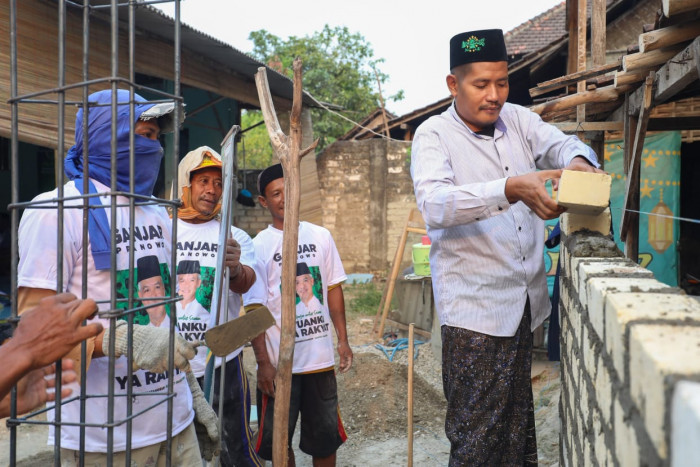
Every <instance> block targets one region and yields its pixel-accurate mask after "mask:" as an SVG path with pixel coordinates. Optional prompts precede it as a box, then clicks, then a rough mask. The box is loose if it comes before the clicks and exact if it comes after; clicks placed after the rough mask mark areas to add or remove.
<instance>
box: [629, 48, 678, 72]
mask: <svg viewBox="0 0 700 467" xmlns="http://www.w3.org/2000/svg"><path fill="white" fill-rule="evenodd" d="M684 47H685V44H676V45H672V46H670V47H665V48H663V49H658V50H652V51H651V52H644V53H641V52H637V53H635V54H629V55H625V56H624V57H622V70H623V71H634V70H642V69H645V68H652V67H654V66H656V65H661V64H663V63H665V62H667V61H668V60H670V59H671V58H673V56H674V55H676V54H677V53H678V52H680V51H681V50H683V48H684Z"/></svg>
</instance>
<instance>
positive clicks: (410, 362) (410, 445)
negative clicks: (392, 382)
mask: <svg viewBox="0 0 700 467" xmlns="http://www.w3.org/2000/svg"><path fill="white" fill-rule="evenodd" d="M413 327H414V323H411V324H409V325H408V402H407V405H406V407H407V412H408V464H407V465H408V467H413Z"/></svg>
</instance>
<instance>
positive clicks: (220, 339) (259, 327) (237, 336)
mask: <svg viewBox="0 0 700 467" xmlns="http://www.w3.org/2000/svg"><path fill="white" fill-rule="evenodd" d="M273 324H275V318H273V317H272V314H271V313H270V310H268V309H267V307H266V306H261V307H260V308H256V309H255V310H253V311H249V312H248V313H246V314H245V315H243V316H241V317H239V318H236V319H232V320H231V321H227V322H226V323H224V324H220V325H219V326H214V327H213V328H211V329H209V330H208V331H207V332H205V333H204V342H206V344H207V347H209V349H210V350H211V352H212V353H213V354H214V355H216V356H217V357H225V356H226V355H228V354H230V353H231V352H233V351H234V350H236V349H237V348H239V347H240V346H242V345H244V344H245V343H247V342H250V340H251V339H253V338H254V337H256V336H257V335H258V334H260V333H261V332H263V331H265V330H266V329H267V328H269V327H270V326H272V325H273Z"/></svg>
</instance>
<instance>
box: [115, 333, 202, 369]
mask: <svg viewBox="0 0 700 467" xmlns="http://www.w3.org/2000/svg"><path fill="white" fill-rule="evenodd" d="M128 330H129V326H128V325H127V323H126V321H123V320H118V321H117V324H116V329H115V330H114V334H115V338H114V356H115V357H120V356H122V355H126V354H127V350H128V335H127V333H128ZM133 344H134V345H133V347H134V351H133V355H134V363H133V366H134V369H138V368H141V369H143V370H148V371H151V372H153V373H163V372H164V371H167V370H168V352H169V345H170V332H169V330H167V329H162V328H156V327H154V326H150V325H147V326H142V325H140V324H134V332H133ZM102 351H103V353H104V354H105V355H109V352H110V345H109V329H107V330H106V331H105V333H104V339H103V341H102ZM196 353H197V345H196V343H192V342H187V341H186V340H185V339H184V338H183V337H182V336H181V335H180V334H177V333H175V368H179V369H180V370H182V371H190V362H189V360H192V359H193V358H194V356H195V355H196Z"/></svg>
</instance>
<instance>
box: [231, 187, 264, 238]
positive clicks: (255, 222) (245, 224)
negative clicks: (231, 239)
mask: <svg viewBox="0 0 700 467" xmlns="http://www.w3.org/2000/svg"><path fill="white" fill-rule="evenodd" d="M233 217H234V219H233V223H234V224H233V225H235V226H236V227H238V228H239V229H241V230H244V231H245V232H246V233H247V234H248V235H250V236H251V237H255V236H256V235H257V234H258V232H260V231H261V230H265V229H266V228H267V226H268V225H269V224H272V217H270V212H269V211H268V210H267V209H265V208H264V207H262V206H261V205H260V204H259V203H258V200H257V196H256V197H255V207H248V206H242V205H241V204H238V203H236V206H235V208H234V216H233Z"/></svg>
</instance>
